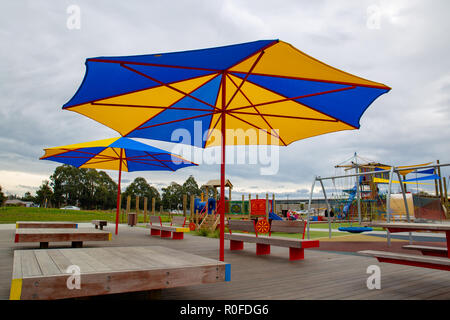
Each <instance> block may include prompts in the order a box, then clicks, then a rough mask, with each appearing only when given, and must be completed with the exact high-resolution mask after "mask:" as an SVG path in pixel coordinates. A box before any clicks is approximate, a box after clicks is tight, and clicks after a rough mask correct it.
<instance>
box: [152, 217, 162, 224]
mask: <svg viewBox="0 0 450 320" xmlns="http://www.w3.org/2000/svg"><path fill="white" fill-rule="evenodd" d="M150 224H151V225H153V224H155V225H161V218H160V216H150Z"/></svg>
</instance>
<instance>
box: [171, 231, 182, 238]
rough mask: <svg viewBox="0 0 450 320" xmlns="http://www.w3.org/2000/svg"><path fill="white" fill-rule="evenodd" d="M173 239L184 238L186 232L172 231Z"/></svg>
mask: <svg viewBox="0 0 450 320" xmlns="http://www.w3.org/2000/svg"><path fill="white" fill-rule="evenodd" d="M172 239H174V240H183V239H184V232H172Z"/></svg>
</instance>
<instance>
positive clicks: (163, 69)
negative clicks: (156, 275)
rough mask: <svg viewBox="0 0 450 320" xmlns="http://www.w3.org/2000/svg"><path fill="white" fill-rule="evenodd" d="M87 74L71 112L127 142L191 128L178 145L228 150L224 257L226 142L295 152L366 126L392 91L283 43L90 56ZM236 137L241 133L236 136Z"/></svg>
mask: <svg viewBox="0 0 450 320" xmlns="http://www.w3.org/2000/svg"><path fill="white" fill-rule="evenodd" d="M86 68H87V72H86V74H85V78H84V80H83V82H82V84H81V86H80V88H79V89H78V91H77V92H76V94H75V95H74V96H73V97H72V99H70V101H69V102H67V103H66V104H65V105H64V106H63V108H64V109H66V110H70V111H75V112H78V113H80V114H83V115H85V116H87V117H89V118H92V119H94V120H96V121H98V122H101V123H103V124H104V125H106V126H108V127H110V128H112V129H114V130H116V131H117V132H119V133H120V134H121V135H122V136H127V137H139V138H149V139H157V140H165V141H174V139H175V138H174V132H175V130H177V129H184V130H185V132H187V133H189V134H190V136H191V139H183V140H182V141H176V142H181V143H188V144H192V145H196V146H199V147H211V146H222V166H221V182H222V186H221V192H220V194H221V199H220V206H221V224H220V228H221V238H220V260H222V261H223V241H224V240H223V225H224V215H223V210H224V208H225V205H224V201H225V200H224V183H225V161H224V160H225V145H239V144H243V145H257V144H272V145H280V146H287V145H289V144H290V143H292V142H294V141H297V140H300V139H305V138H308V137H313V136H317V135H321V134H325V133H329V132H335V131H341V130H354V129H358V128H359V127H360V123H359V120H360V118H361V116H362V114H363V113H364V111H365V110H366V109H367V108H368V107H369V105H370V104H371V103H372V102H373V101H374V100H375V99H376V98H377V97H379V96H380V95H382V94H384V93H386V92H388V91H389V90H390V88H389V87H387V86H386V85H384V84H382V83H378V82H374V81H370V80H366V79H363V78H361V77H357V76H354V75H352V74H349V73H347V72H344V71H341V70H338V69H336V68H334V67H331V66H329V65H327V64H325V63H323V62H320V61H318V60H316V59H314V58H313V57H310V56H308V55H307V54H305V53H303V52H301V51H300V50H298V49H296V48H295V47H293V46H292V45H290V44H288V43H286V42H283V41H279V40H261V41H255V42H248V43H242V44H237V45H230V46H223V47H216V48H210V49H201V50H191V51H183V52H174V53H158V54H147V55H136V56H117V57H96V58H89V59H87V60H86ZM199 128H200V130H199ZM254 131H258V134H252V132H254ZM228 132H230V133H232V134H233V133H234V135H232V136H231V137H229V138H227V137H226V134H228ZM236 133H237V134H236ZM175 136H176V135H175Z"/></svg>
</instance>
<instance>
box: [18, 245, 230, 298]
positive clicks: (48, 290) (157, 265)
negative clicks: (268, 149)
mask: <svg viewBox="0 0 450 320" xmlns="http://www.w3.org/2000/svg"><path fill="white" fill-rule="evenodd" d="M74 266H76V268H77V269H74V270H75V271H78V272H79V278H78V279H79V282H78V285H77V282H76V281H75V278H74V275H73V270H71V269H70V268H74ZM227 272H228V267H227V265H226V264H225V263H223V262H219V261H217V260H213V259H209V258H204V257H200V256H198V255H193V254H190V253H185V252H182V251H180V250H174V249H169V248H166V247H161V246H143V247H109V248H86V249H47V250H16V251H15V252H14V263H13V276H12V282H11V292H10V299H12V300H53V299H65V298H74V297H89V296H98V295H106V294H116V293H127V292H139V291H146V290H156V289H162V288H172V287H179V286H189V285H198V284H203V283H216V282H221V281H225V280H226V279H228V278H229V277H228V276H226V274H227ZM69 278H70V279H69ZM67 281H69V285H68V284H67ZM76 286H78V288H77V287H76Z"/></svg>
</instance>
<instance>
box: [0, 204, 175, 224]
mask: <svg viewBox="0 0 450 320" xmlns="http://www.w3.org/2000/svg"><path fill="white" fill-rule="evenodd" d="M162 219H163V221H170V220H169V217H168V216H166V215H163V216H162ZM92 220H107V221H109V222H115V221H116V211H115V210H109V211H95V210H89V211H85V210H63V209H54V208H25V207H0V223H16V222H17V221H71V222H91V221H92ZM126 221H127V217H126V215H125V214H120V222H121V223H126ZM138 222H140V223H141V222H144V214H143V213H140V214H139V216H138ZM147 222H148V216H147Z"/></svg>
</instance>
